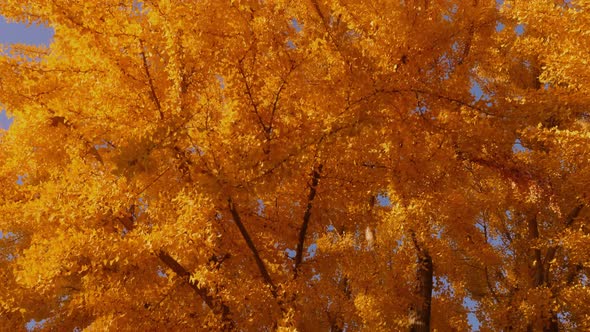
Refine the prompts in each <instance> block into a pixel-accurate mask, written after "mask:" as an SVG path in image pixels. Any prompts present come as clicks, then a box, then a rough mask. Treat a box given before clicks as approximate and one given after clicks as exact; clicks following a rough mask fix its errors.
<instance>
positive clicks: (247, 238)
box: [227, 197, 278, 299]
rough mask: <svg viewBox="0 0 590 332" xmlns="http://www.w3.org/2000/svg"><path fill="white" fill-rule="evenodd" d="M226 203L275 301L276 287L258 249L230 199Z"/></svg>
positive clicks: (276, 295)
mask: <svg viewBox="0 0 590 332" xmlns="http://www.w3.org/2000/svg"><path fill="white" fill-rule="evenodd" d="M227 203H228V206H229V210H230V212H231V214H232V217H233V219H234V222H235V223H236V225H237V226H238V228H239V229H240V233H241V234H242V237H243V238H244V241H246V244H247V245H248V248H250V251H251V252H252V255H254V260H255V261H256V265H258V270H260V274H262V278H263V279H264V282H265V283H266V284H267V285H268V286H270V291H271V292H272V295H273V297H274V298H275V299H276V298H277V297H278V293H277V287H276V286H275V284H274V283H273V282H272V279H271V277H270V274H269V273H268V270H267V268H266V265H264V262H263V261H262V259H261V258H260V254H259V253H258V249H256V246H255V245H254V242H253V241H252V238H251V237H250V234H248V231H247V230H246V227H245V226H244V223H243V222H242V218H241V217H240V214H239V213H238V210H237V209H236V206H235V205H234V203H233V200H232V199H231V197H230V198H228V199H227Z"/></svg>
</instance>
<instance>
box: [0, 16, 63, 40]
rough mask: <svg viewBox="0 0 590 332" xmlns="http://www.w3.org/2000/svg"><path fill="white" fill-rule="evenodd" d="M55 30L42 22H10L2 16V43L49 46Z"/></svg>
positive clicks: (0, 18) (0, 36) (0, 30)
mask: <svg viewBox="0 0 590 332" xmlns="http://www.w3.org/2000/svg"><path fill="white" fill-rule="evenodd" d="M53 35H54V30H53V29H52V28H50V27H47V26H45V25H41V24H26V23H19V22H9V21H7V20H6V19H5V18H4V17H2V16H0V44H16V43H21V44H28V45H45V46H49V44H50V43H51V40H52V39H53Z"/></svg>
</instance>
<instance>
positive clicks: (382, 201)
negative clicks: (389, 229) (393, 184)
mask: <svg viewBox="0 0 590 332" xmlns="http://www.w3.org/2000/svg"><path fill="white" fill-rule="evenodd" d="M377 204H379V206H381V207H390V206H391V199H389V196H388V195H387V193H379V194H378V195H377Z"/></svg>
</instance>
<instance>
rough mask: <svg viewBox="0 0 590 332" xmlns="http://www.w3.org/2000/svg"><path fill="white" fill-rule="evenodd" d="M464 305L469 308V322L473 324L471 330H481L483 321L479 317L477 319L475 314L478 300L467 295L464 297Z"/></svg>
mask: <svg viewBox="0 0 590 332" xmlns="http://www.w3.org/2000/svg"><path fill="white" fill-rule="evenodd" d="M463 307H465V308H466V309H467V310H468V313H467V322H468V323H469V325H471V330H472V331H479V328H480V326H481V322H480V321H479V319H477V316H476V315H475V314H474V312H475V311H476V310H477V302H475V301H474V300H473V299H471V298H470V297H469V296H466V297H465V298H464V299H463Z"/></svg>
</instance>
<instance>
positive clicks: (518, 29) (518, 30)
mask: <svg viewBox="0 0 590 332" xmlns="http://www.w3.org/2000/svg"><path fill="white" fill-rule="evenodd" d="M514 33H516V35H517V36H522V35H523V34H524V24H518V25H517V26H516V27H515V28H514Z"/></svg>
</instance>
